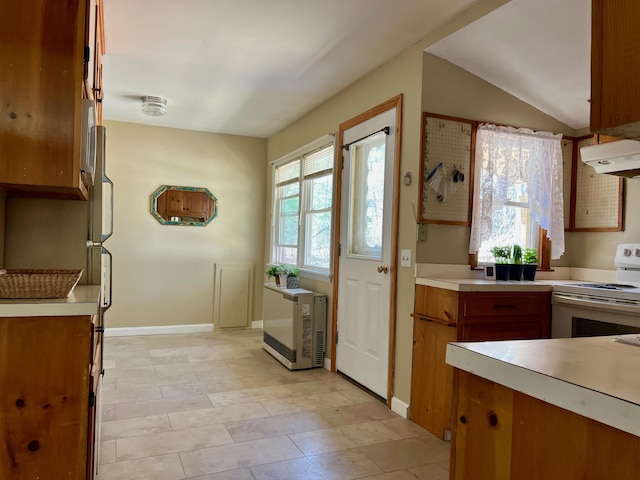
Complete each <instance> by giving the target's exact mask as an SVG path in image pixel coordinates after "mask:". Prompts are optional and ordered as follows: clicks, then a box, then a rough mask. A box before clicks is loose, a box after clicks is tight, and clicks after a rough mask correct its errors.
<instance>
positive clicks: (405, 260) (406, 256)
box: [400, 249, 411, 267]
mask: <svg viewBox="0 0 640 480" xmlns="http://www.w3.org/2000/svg"><path fill="white" fill-rule="evenodd" d="M400 266H401V267H410V266H411V250H408V249H407V250H400Z"/></svg>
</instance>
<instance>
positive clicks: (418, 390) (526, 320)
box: [410, 285, 551, 440]
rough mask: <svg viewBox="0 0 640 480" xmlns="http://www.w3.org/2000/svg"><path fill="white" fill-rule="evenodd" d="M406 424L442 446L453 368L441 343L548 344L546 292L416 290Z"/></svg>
mask: <svg viewBox="0 0 640 480" xmlns="http://www.w3.org/2000/svg"><path fill="white" fill-rule="evenodd" d="M413 317H414V322H413V356H412V369H411V372H412V373H411V404H410V405H411V409H410V418H411V420H413V421H414V422H416V423H417V424H418V425H420V426H422V427H424V428H426V429H427V430H428V431H430V432H431V433H433V434H434V435H436V436H438V437H440V438H442V439H446V440H448V439H449V437H450V432H451V425H452V422H451V398H452V389H453V367H451V366H449V365H447V364H446V363H445V354H446V347H447V343H449V342H456V341H457V342H473V341H491V340H518V339H521V340H525V339H532V338H549V337H550V335H551V293H550V292H490V293H484V292H456V291H453V290H445V289H440V288H435V287H428V286H425V285H416V295H415V307H414V314H413Z"/></svg>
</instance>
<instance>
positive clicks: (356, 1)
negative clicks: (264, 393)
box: [103, 0, 590, 137]
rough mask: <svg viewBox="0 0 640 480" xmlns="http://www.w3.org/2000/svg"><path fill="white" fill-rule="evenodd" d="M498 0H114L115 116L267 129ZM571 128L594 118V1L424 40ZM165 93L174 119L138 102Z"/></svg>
mask: <svg viewBox="0 0 640 480" xmlns="http://www.w3.org/2000/svg"><path fill="white" fill-rule="evenodd" d="M496 1H497V0H179V1H178V0H109V1H108V2H104V5H105V37H106V39H105V43H106V51H107V53H106V55H105V57H104V59H103V63H104V78H103V83H104V90H105V100H104V104H103V106H104V117H105V118H106V119H108V120H121V121H126V122H133V123H145V124H150V125H161V126H167V127H174V128H183V129H188V130H200V131H209V132H219V133H230V134H238V135H250V136H258V137H268V136H270V135H272V134H273V133H275V132H277V131H279V130H280V129H282V128H284V127H286V126H287V125H289V124H290V123H292V122H294V121H295V120H297V119H299V118H300V117H302V116H303V115H305V114H306V113H308V112H309V111H311V110H312V109H313V108H315V107H316V106H318V105H320V104H322V103H323V102H324V101H326V100H327V99H329V98H331V97H332V96H334V95H335V94H336V93H338V92H340V91H341V90H342V89H344V88H345V87H347V86H348V85H350V84H351V83H353V82H354V81H356V80H357V79H359V78H360V77H362V76H363V75H365V74H366V73H368V72H370V71H371V70H373V69H375V68H376V67H378V66H379V65H382V64H383V63H384V62H386V61H388V60H389V59H391V58H393V57H394V56H395V55H397V54H398V53H399V52H400V51H402V50H403V49H405V48H407V47H408V46H410V45H412V44H414V43H415V42H416V41H418V40H420V39H422V38H423V37H425V36H426V35H428V34H430V33H433V32H434V31H435V30H437V29H438V28H441V27H442V26H443V25H445V24H447V23H449V22H451V21H453V20H454V19H455V18H456V17H459V16H460V15H461V14H462V13H463V12H465V11H466V10H468V9H469V8H472V7H474V6H477V5H479V4H483V3H485V4H490V3H494V4H496ZM426 51H428V52H430V53H433V54H434V55H437V56H439V57H442V58H445V59H447V60H449V61H451V62H452V63H454V64H457V65H459V66H461V67H462V68H464V69H465V70H468V71H470V72H472V73H474V74H475V75H478V76H479V77H481V78H484V79H485V80H487V81H488V82H490V83H492V84H494V85H496V86H498V87H500V88H502V89H503V90H505V91H507V92H509V93H511V94H512V95H515V96H517V97H519V98H521V99H522V100H524V101H526V102H527V103H530V104H531V105H534V106H535V107H537V108H539V109H540V110H542V111H543V112H546V113H548V114H549V115H551V116H553V117H554V118H557V119H558V120H560V121H562V122H564V123H566V124H567V125H569V126H571V127H573V128H576V129H579V128H583V127H586V126H587V125H588V123H589V106H588V103H587V99H588V98H589V78H590V74H589V61H590V60H589V51H590V0H562V1H560V2H558V1H557V0H536V1H531V0H511V1H510V2H508V3H506V4H505V5H503V6H502V7H500V8H498V9H496V10H494V11H493V12H492V13H490V14H488V15H486V16H485V17H482V18H480V19H479V20H477V21H475V22H474V23H472V24H470V25H468V26H467V27H465V28H463V29H461V30H459V31H458V32H456V33H454V34H452V35H450V36H449V37H447V38H445V39H444V40H441V41H440V42H438V43H436V44H435V45H432V46H431V47H429V48H427V50H426ZM144 95H154V96H160V97H164V98H166V99H167V100H168V113H167V115H166V116H164V117H149V116H145V115H143V114H142V112H141V110H140V106H141V97H142V96H144Z"/></svg>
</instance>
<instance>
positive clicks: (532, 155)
mask: <svg viewBox="0 0 640 480" xmlns="http://www.w3.org/2000/svg"><path fill="white" fill-rule="evenodd" d="M561 141H562V134H553V133H550V132H534V131H533V130H530V129H527V128H519V129H516V128H513V127H501V126H496V125H492V124H481V125H479V126H478V130H477V135H476V158H475V176H474V178H475V180H474V199H473V217H472V222H471V236H470V242H469V253H476V252H477V251H478V249H479V248H480V244H481V243H482V239H483V237H484V238H486V237H487V236H491V228H492V217H493V213H494V209H496V208H499V207H501V206H502V205H504V204H505V203H506V202H510V201H514V200H515V201H517V200H518V199H512V198H509V196H510V195H512V193H511V192H513V189H512V188H511V187H512V186H513V184H514V182H524V183H526V190H527V194H528V195H527V196H528V203H529V215H530V218H531V220H532V221H534V222H536V223H537V224H538V225H540V226H541V227H542V228H544V229H545V230H547V236H548V237H549V240H551V258H552V259H556V258H560V256H561V255H562V254H563V253H564V210H563V196H562V146H561Z"/></svg>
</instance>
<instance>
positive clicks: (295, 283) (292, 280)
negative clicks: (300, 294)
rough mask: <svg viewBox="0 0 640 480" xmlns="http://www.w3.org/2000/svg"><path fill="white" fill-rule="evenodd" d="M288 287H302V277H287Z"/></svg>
mask: <svg viewBox="0 0 640 480" xmlns="http://www.w3.org/2000/svg"><path fill="white" fill-rule="evenodd" d="M287 288H300V277H291V276H289V277H287Z"/></svg>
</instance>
